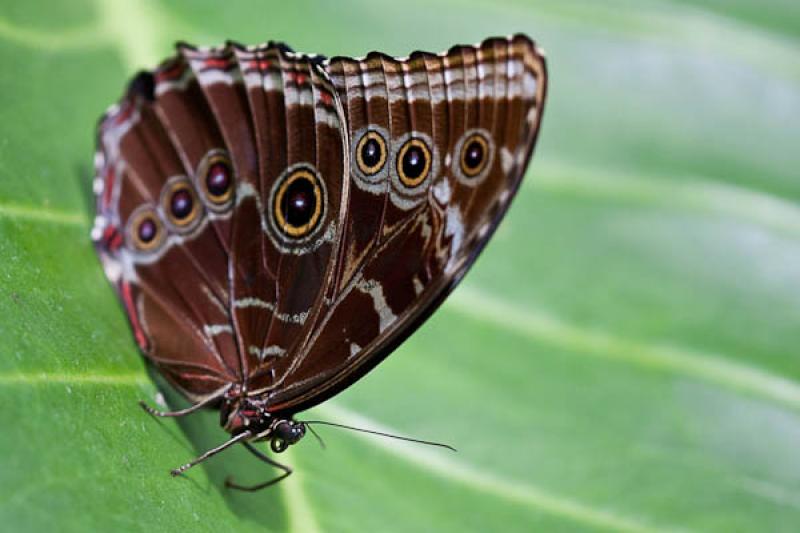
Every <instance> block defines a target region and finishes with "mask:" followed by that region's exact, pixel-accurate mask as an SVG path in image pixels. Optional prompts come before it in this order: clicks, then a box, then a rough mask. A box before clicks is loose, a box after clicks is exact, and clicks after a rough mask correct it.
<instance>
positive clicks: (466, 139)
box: [453, 129, 494, 186]
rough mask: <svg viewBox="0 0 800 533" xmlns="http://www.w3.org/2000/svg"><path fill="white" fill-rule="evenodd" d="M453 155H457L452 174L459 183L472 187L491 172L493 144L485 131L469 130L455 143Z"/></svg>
mask: <svg viewBox="0 0 800 533" xmlns="http://www.w3.org/2000/svg"><path fill="white" fill-rule="evenodd" d="M455 153H456V154H458V155H457V157H458V165H457V166H456V165H454V167H455V168H454V169H453V171H454V174H455V175H456V177H457V178H458V180H459V181H460V182H461V183H463V184H465V185H469V186H474V185H477V184H478V183H480V182H481V181H483V180H484V179H485V178H486V176H487V175H488V174H489V171H490V170H491V164H492V161H493V160H494V143H493V142H492V139H491V136H490V135H489V132H487V131H486V130H483V129H474V130H470V131H468V132H466V133H465V134H464V135H462V136H461V138H460V139H459V141H458V142H457V143H456V147H455Z"/></svg>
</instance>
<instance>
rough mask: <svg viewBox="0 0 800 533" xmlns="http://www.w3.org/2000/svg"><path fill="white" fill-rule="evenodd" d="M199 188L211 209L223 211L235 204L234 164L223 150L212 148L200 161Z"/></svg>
mask: <svg viewBox="0 0 800 533" xmlns="http://www.w3.org/2000/svg"><path fill="white" fill-rule="evenodd" d="M195 182H196V183H197V186H198V189H199V190H200V191H202V193H203V199H204V200H205V204H206V205H207V206H208V208H209V209H211V210H212V211H215V212H222V211H225V210H226V209H228V208H229V207H230V206H231V205H233V197H234V191H235V186H236V183H235V179H234V175H233V166H232V165H231V161H230V159H229V158H228V155H227V154H226V153H225V152H224V151H223V150H212V151H210V152H209V153H208V154H207V155H206V156H205V157H204V158H203V161H201V162H200V165H199V166H198V168H197V173H196V176H195Z"/></svg>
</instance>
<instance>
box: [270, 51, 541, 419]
mask: <svg viewBox="0 0 800 533" xmlns="http://www.w3.org/2000/svg"><path fill="white" fill-rule="evenodd" d="M328 72H329V74H330V76H331V79H332V81H333V83H334V85H335V86H336V90H337V93H338V95H339V98H340V99H341V101H342V105H343V107H344V108H345V113H346V117H347V126H348V133H349V136H350V143H349V144H350V160H351V161H350V179H351V190H350V194H349V198H348V204H347V207H346V209H345V212H346V215H347V218H346V219H345V222H344V230H343V232H342V237H341V241H340V243H339V254H338V257H337V261H336V271H335V278H334V279H333V285H331V286H328V287H327V289H326V296H327V299H326V301H325V302H324V303H323V309H322V310H321V311H320V313H319V314H318V316H317V318H316V320H315V323H314V328H313V332H312V335H311V337H310V338H309V339H308V340H307V341H305V342H304V343H303V344H302V346H300V347H299V348H298V349H297V351H296V353H295V354H294V356H293V359H292V365H291V366H290V367H289V368H288V371H287V372H286V374H284V375H282V376H280V377H279V378H278V382H279V383H280V384H281V388H280V389H277V390H276V391H275V394H274V396H273V398H272V404H273V409H275V410H276V411H284V412H294V411H298V410H301V409H304V408H307V407H310V406H312V405H314V404H316V403H319V402H321V401H323V400H324V399H326V398H327V397H329V396H331V395H332V394H335V393H336V392H337V391H338V390H341V389H342V388H343V387H345V386H347V385H348V384H349V383H352V382H353V381H354V380H356V379H358V378H359V377H361V376H362V375H363V374H364V373H365V372H367V371H368V370H369V369H370V368H372V367H373V366H374V365H376V364H377V363H378V362H380V361H381V360H382V359H383V358H384V357H385V356H386V355H388V354H389V353H390V352H391V350H393V349H394V348H395V347H396V346H397V345H398V344H399V343H400V342H402V341H403V340H404V339H405V338H406V337H407V336H408V335H410V334H411V333H412V332H413V331H414V330H415V329H416V327H418V326H419V325H420V324H421V323H422V321H423V320H424V319H425V318H427V316H428V315H429V314H430V313H431V312H432V311H433V310H434V309H435V308H436V307H437V306H438V304H439V303H441V301H442V300H443V299H444V298H445V296H446V295H447V294H448V293H449V291H450V290H451V289H452V288H453V287H454V286H455V285H456V283H458V281H459V280H460V279H461V277H462V276H463V275H464V273H465V272H466V270H467V269H468V268H469V266H470V265H471V264H472V262H473V261H474V259H475V258H476V256H477V255H478V253H479V252H480V251H481V249H482V248H483V246H484V245H485V244H486V242H487V240H488V239H489V237H490V236H491V234H492V233H493V231H494V229H495V228H496V226H497V224H498V223H499V221H500V219H501V218H502V217H503V215H504V214H505V212H506V211H507V209H508V206H509V203H510V201H511V199H512V198H513V196H514V194H515V192H516V190H517V188H518V187H519V184H520V181H521V179H522V176H523V174H524V172H525V169H526V167H527V164H528V161H529V159H530V156H531V153H532V150H533V146H534V143H535V140H536V136H537V133H538V131H539V125H540V121H541V115H542V106H543V104H544V98H545V93H546V82H547V77H546V69H545V62H544V58H543V57H542V55H541V53H540V52H539V50H538V49H537V48H536V46H535V45H534V43H532V42H531V41H530V40H529V39H528V38H527V37H524V36H515V37H513V38H509V39H490V40H487V41H485V42H483V43H481V44H480V45H478V46H475V47H472V46H458V47H454V48H453V49H451V50H450V51H449V52H447V53H446V54H441V55H434V54H427V53H414V54H412V55H411V56H410V57H409V58H407V59H402V60H398V59H393V58H390V57H387V56H385V55H382V54H377V53H373V54H370V55H368V56H367V57H366V58H365V59H363V60H353V59H348V58H335V59H332V60H331V61H330V62H329V64H328ZM370 137H371V138H372V139H373V140H374V141H375V142H374V143H372V144H371V146H369V147H368V146H366V145H367V143H366V142H365V139H366V140H367V141H369V138H370ZM376 145H377V146H378V148H379V150H377V152H378V153H377V155H376V150H374V148H375V147H376ZM381 145H384V154H383V155H385V159H383V161H382V157H381V154H380V146H381ZM426 149H427V152H428V154H427V155H428V158H427V159H428V162H427V164H428V165H429V166H428V167H427V172H426V171H425V168H424V165H423V166H422V167H420V165H419V161H420V157H416V158H415V157H413V156H414V155H415V154H416V155H417V156H420V154H421V157H422V160H423V162H424V160H425V155H426V154H425V150H426ZM420 168H423V172H422V173H419V169H420Z"/></svg>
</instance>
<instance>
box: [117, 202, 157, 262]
mask: <svg viewBox="0 0 800 533" xmlns="http://www.w3.org/2000/svg"><path fill="white" fill-rule="evenodd" d="M125 237H126V241H127V243H128V246H129V247H130V248H132V249H134V250H136V251H138V252H145V253H148V252H153V251H155V250H157V249H158V248H159V247H160V246H161V245H162V244H163V243H164V239H165V238H166V230H165V228H164V223H163V222H161V218H160V217H159V216H158V213H156V210H155V209H153V208H152V207H151V206H149V205H143V206H140V207H139V208H137V209H136V210H135V211H134V212H133V213H131V216H130V217H128V224H127V231H126V232H125Z"/></svg>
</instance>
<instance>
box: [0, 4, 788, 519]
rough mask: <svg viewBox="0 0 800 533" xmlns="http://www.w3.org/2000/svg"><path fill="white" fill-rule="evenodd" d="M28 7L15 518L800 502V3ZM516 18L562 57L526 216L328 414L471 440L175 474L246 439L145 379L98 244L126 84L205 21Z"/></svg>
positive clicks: (303, 448)
mask: <svg viewBox="0 0 800 533" xmlns="http://www.w3.org/2000/svg"><path fill="white" fill-rule="evenodd" d="M6 4H8V5H4V6H3V9H2V14H1V15H0V64H2V66H3V72H2V74H0V96H1V97H2V105H0V123H1V124H3V127H2V129H0V162H2V165H0V401H2V405H3V407H4V408H3V409H2V413H0V427H2V430H0V458H1V459H0V524H2V529H7V530H10V531H21V530H66V531H86V530H115V529H125V530H145V531H152V530H192V531H194V530H200V531H202V530H209V531H220V530H237V531H250V530H269V531H284V530H292V531H303V532H306V531H311V532H313V531H352V530H363V531H375V530H377V531H390V530H391V531H416V530H428V531H447V530H456V531H458V530H475V531H493V530H497V529H502V530H504V531H530V530H533V529H537V530H546V531H550V530H596V529H597V530H602V529H612V530H629V531H661V530H673V529H679V530H710V531H730V530H737V531H742V530H752V531H764V530H768V531H779V530H784V531H793V530H796V529H797V527H798V526H799V525H800V453H798V444H799V443H800V362H799V361H798V348H797V347H798V345H800V329H799V328H798V324H800V297H799V296H800V207H799V206H798V205H797V202H798V200H799V199H800V179H798V177H799V176H798V171H797V169H798V168H800V151H798V150H797V142H798V139H800V64H799V63H798V62H797V57H798V52H800V42H799V41H798V40H797V27H796V26H797V24H796V20H797V17H798V11H797V8H796V7H795V5H794V3H790V2H786V1H782V0H770V1H768V2H746V1H744V0H737V1H736V2H732V3H728V2H724V3H723V2H717V1H715V0H674V1H668V0H663V1H657V0H643V1H639V0H637V1H636V2H634V1H632V0H615V1H613V2H604V3H599V2H593V1H590V0H582V1H580V0H576V1H570V2H529V1H525V2H523V1H522V0H517V1H512V2H508V3H506V4H502V3H500V2H489V1H488V0H470V1H468V2H456V1H455V0H437V1H436V2H423V1H422V0H405V1H404V2H392V3H386V4H382V5H376V3H375V2H372V1H367V0H353V1H347V2H336V3H334V2H320V3H313V2H308V1H303V2H299V3H293V4H292V5H291V7H288V4H286V3H283V2H280V3H279V2H276V3H271V4H266V3H264V2H262V1H256V0H249V1H236V2H233V1H232V2H226V3H225V4H224V5H223V4H221V3H219V2H212V1H211V0H203V1H188V0H184V1H181V2H177V3H175V2H169V3H167V2H157V1H155V0H147V1H141V2H127V1H125V2H123V0H75V1H72V2H68V3H57V4H55V5H51V4H50V3H49V2H45V1H44V0H37V1H28V2H14V3H11V2H6ZM792 21H795V23H793V22H792ZM516 31H524V32H526V33H528V34H530V35H531V36H533V37H534V38H535V39H536V40H537V41H538V42H539V43H540V44H541V45H542V46H543V47H544V48H545V49H546V51H547V53H548V59H549V66H550V73H551V83H550V100H549V102H548V108H547V110H546V113H545V119H544V129H543V132H542V136H541V141H540V146H539V147H538V149H537V154H536V156H535V158H534V162H533V164H532V166H531V169H530V172H529V175H528V176H527V178H526V182H525V185H524V187H523V188H522V190H521V192H520V194H519V197H518V199H517V200H516V202H515V204H514V206H513V208H512V210H511V212H510V214H509V216H508V218H507V219H506V221H505V222H504V223H503V225H502V226H501V228H500V231H499V232H498V234H497V236H496V237H495V238H494V240H493V242H492V243H491V244H490V246H489V247H488V248H487V250H486V252H485V253H484V254H483V256H482V257H481V259H480V260H479V261H478V264H477V265H476V267H475V269H474V271H473V272H471V273H470V275H469V276H468V277H467V280H466V282H465V284H464V286H463V287H461V288H459V289H458V290H457V291H456V293H455V294H454V295H453V297H452V298H451V299H450V300H448V302H447V303H446V304H445V305H444V307H443V308H442V310H441V311H439V312H438V313H437V314H436V315H435V316H434V317H433V318H432V319H431V320H430V321H429V322H428V323H427V324H426V325H425V326H424V327H423V328H422V329H421V330H420V331H419V333H417V334H416V335H414V336H413V337H412V338H411V339H410V340H409V341H408V342H406V343H405V344H404V345H403V346H402V347H401V348H400V349H399V350H397V353H396V354H394V355H392V356H391V357H390V358H388V359H387V360H386V362H385V363H383V364H381V365H380V366H379V367H378V368H377V369H376V370H374V371H373V372H372V373H370V374H369V375H368V376H367V377H366V378H365V379H363V380H362V381H360V382H359V383H357V384H356V385H355V386H353V387H351V388H350V389H348V390H347V391H346V392H344V393H342V394H340V395H339V396H337V397H336V398H334V399H332V400H331V401H329V402H327V403H325V404H324V405H322V406H320V407H319V408H317V409H315V410H314V412H313V414H309V416H313V417H324V418H326V419H329V420H332V421H338V422H341V423H345V424H353V425H358V426H363V427H366V428H372V429H378V430H385V431H390V432H393V433H397V434H401V435H410V436H414V437H419V438H428V439H436V440H440V441H444V442H448V443H452V444H454V445H455V446H456V447H457V448H458V449H459V452H458V453H455V454H452V453H448V452H445V451H440V450H437V449H429V448H425V447H421V446H413V445H409V444H406V443H402V442H398V441H393V440H387V439H379V438H376V437H372V436H369V435H364V434H357V433H351V432H344V431H339V430H335V429H332V428H321V430H320V431H321V432H322V433H323V435H324V437H325V440H326V442H327V449H326V450H324V451H323V450H321V449H319V447H318V446H317V444H316V443H315V442H314V440H313V439H305V441H304V442H302V443H301V444H299V445H298V446H295V447H293V448H292V450H291V451H290V452H288V453H287V454H285V455H284V456H281V459H282V460H285V461H286V462H287V463H289V464H291V465H292V466H293V467H294V468H295V474H294V475H293V476H292V477H290V478H289V480H288V481H287V482H285V483H281V484H280V485H279V486H278V487H276V488H274V489H270V490H266V491H263V492H261V493H258V494H242V493H235V492H231V491H227V490H225V489H224V488H223V486H222V485H223V480H224V479H225V477H226V476H227V475H228V474H233V475H235V476H237V477H238V478H240V479H241V480H242V481H253V482H255V481H260V480H262V479H266V478H268V477H270V476H271V475H272V474H274V472H271V471H270V470H269V469H268V468H266V467H264V466H263V465H261V464H259V463H256V462H255V460H254V459H253V458H252V457H249V456H247V454H246V453H245V451H244V450H240V449H236V450H231V451H230V452H229V453H226V454H224V455H222V456H219V457H217V458H214V459H212V460H210V461H209V462H208V463H206V464H205V465H204V466H202V467H198V468H196V469H193V470H192V471H190V473H189V474H188V475H187V476H186V477H184V478H178V479H173V478H171V477H170V476H169V475H168V471H169V469H170V468H172V467H175V466H177V465H179V464H182V463H184V462H186V461H187V460H188V459H190V458H192V457H194V456H196V455H197V454H199V453H201V452H203V451H205V450H206V449H208V448H210V447H212V446H214V445H216V444H218V443H220V442H221V441H222V440H223V439H224V438H225V434H224V432H223V431H222V430H221V429H219V427H218V423H217V420H216V417H215V415H214V413H203V414H198V415H193V416H191V417H187V418H186V419H182V420H179V421H174V420H166V421H161V422H157V421H154V420H153V419H151V418H150V417H148V416H146V415H145V413H143V412H142V411H141V410H140V409H139V408H138V406H137V405H136V401H137V400H138V399H146V400H148V401H150V402H155V401H156V394H157V387H156V384H155V383H154V381H153V379H151V377H150V376H149V375H148V373H147V372H146V371H145V367H144V364H143V362H142V360H141V357H140V356H139V355H138V354H137V351H136V349H135V346H134V343H133V342H132V339H131V334H130V332H129V329H128V326H127V323H126V321H125V317H124V315H123V313H122V311H121V309H120V307H119V305H118V303H117V301H116V299H115V298H114V296H113V294H112V291H111V289H110V288H109V287H108V284H107V282H106V281H105V278H104V276H103V274H102V272H101V270H100V268H99V265H98V263H97V260H96V258H95V257H94V254H93V251H92V249H91V246H90V244H89V239H88V228H89V225H90V221H91V214H90V208H89V207H88V203H89V201H88V196H89V195H88V191H87V183H88V182H89V180H90V177H91V176H90V173H91V157H92V148H93V147H92V142H93V134H94V125H95V122H96V120H97V117H98V116H99V115H100V113H101V112H102V111H103V109H104V108H105V107H106V106H107V105H108V104H110V103H112V102H114V101H115V100H116V99H117V98H118V97H119V95H120V94H121V92H122V88H123V86H124V83H125V81H126V80H127V78H128V77H129V76H130V75H132V73H133V72H134V71H135V70H136V69H138V68H146V67H151V66H153V65H154V64H155V63H156V62H157V61H158V60H160V59H161V58H162V57H165V56H167V55H168V54H169V53H170V43H171V42H172V41H174V40H178V39H183V40H188V41H194V42H197V43H199V44H214V43H219V42H222V41H224V40H225V39H228V38H230V39H236V40H240V41H243V42H248V43H256V42H261V41H265V40H268V39H280V40H285V41H287V42H289V43H290V44H291V45H292V46H293V47H295V48H296V49H299V50H304V51H314V52H320V53H324V54H328V55H333V54H354V55H361V54H364V53H365V52H367V51H369V50H371V49H381V50H384V51H386V52H389V53H393V54H400V55H404V54H406V53H408V52H409V51H410V50H411V49H412V48H421V49H430V50H439V49H445V48H447V47H448V46H450V45H451V44H453V43H455V42H474V41H477V40H479V39H481V38H483V37H486V36H488V35H490V34H508V33H512V32H516ZM168 396H169V400H170V403H171V404H173V405H174V404H176V403H180V401H179V400H177V399H176V398H175V397H174V394H173V395H168Z"/></svg>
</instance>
